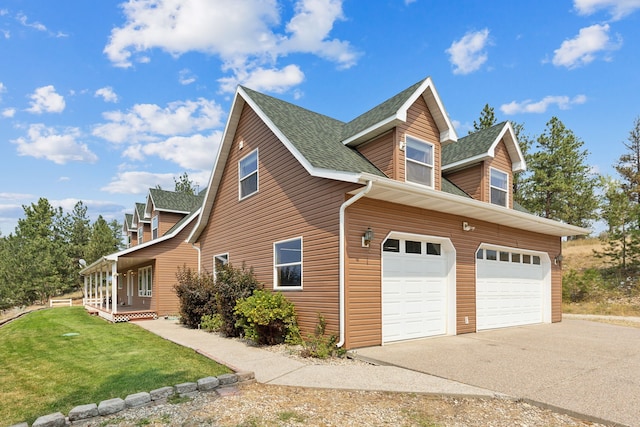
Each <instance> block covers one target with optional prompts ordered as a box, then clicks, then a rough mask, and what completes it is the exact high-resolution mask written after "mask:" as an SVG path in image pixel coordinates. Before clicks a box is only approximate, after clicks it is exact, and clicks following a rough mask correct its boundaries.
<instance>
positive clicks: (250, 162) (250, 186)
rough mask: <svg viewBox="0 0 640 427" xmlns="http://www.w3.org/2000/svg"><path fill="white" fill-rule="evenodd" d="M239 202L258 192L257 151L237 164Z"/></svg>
mask: <svg viewBox="0 0 640 427" xmlns="http://www.w3.org/2000/svg"><path fill="white" fill-rule="evenodd" d="M238 179H239V182H238V186H239V192H240V200H242V199H244V198H245V197H249V196H251V195H252V194H255V193H257V192H258V150H253V151H252V152H251V153H249V154H248V155H247V156H245V157H243V158H242V159H240V161H239V162H238Z"/></svg>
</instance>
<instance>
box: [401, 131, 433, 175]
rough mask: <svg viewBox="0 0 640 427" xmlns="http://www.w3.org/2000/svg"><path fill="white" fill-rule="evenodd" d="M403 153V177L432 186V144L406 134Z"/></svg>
mask: <svg viewBox="0 0 640 427" xmlns="http://www.w3.org/2000/svg"><path fill="white" fill-rule="evenodd" d="M405 153H406V168H405V169H406V172H405V179H406V180H407V181H409V182H415V183H416V184H422V185H426V186H427V187H433V145H432V144H429V143H427V142H423V141H420V140H419V139H416V138H412V137H410V136H407V137H406V147H405Z"/></svg>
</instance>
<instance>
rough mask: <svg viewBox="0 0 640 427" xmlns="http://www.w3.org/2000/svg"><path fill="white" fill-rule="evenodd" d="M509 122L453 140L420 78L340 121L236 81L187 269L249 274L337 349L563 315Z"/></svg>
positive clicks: (552, 248) (546, 235)
mask: <svg viewBox="0 0 640 427" xmlns="http://www.w3.org/2000/svg"><path fill="white" fill-rule="evenodd" d="M525 166H526V165H525V161H524V159H523V156H522V153H521V152H520V149H519V146H518V143H517V140H516V136H515V133H514V130H513V127H512V126H511V124H509V123H508V122H505V123H501V124H498V125H496V126H494V127H492V128H490V129H486V130H483V131H480V132H477V133H474V134H471V135H469V136H467V137H464V138H458V136H457V134H456V131H455V129H454V128H453V125H452V123H451V121H450V119H449V117H448V115H447V112H446V110H445V109H444V106H443V103H442V101H441V99H440V97H439V95H438V92H437V91H436V88H435V86H434V84H433V82H432V80H431V78H426V79H424V80H421V81H419V82H417V83H416V84H414V85H412V86H411V87H409V88H407V89H406V90H404V91H402V92H400V93H398V94H396V95H395V96H393V97H391V98H389V99H388V100H386V101H384V102H383V103H381V104H379V105H378V106H376V107H374V108H373V109H371V110H369V111H367V112H366V113H364V114H362V115H360V116H358V117H356V118H355V119H353V120H352V121H350V122H342V121H339V120H336V119H333V118H331V117H328V116H325V115H322V114H318V113H315V112H312V111H309V110H306V109H304V108H301V107H298V106H296V105H293V104H290V103H287V102H284V101H282V100H279V99H276V98H273V97H270V96H267V95H265V94H262V93H259V92H256V91H254V90H251V89H249V88H246V87H238V89H237V91H236V94H235V97H234V99H233V104H232V106H231V111H230V115H229V118H228V122H227V124H226V128H225V131H224V134H223V139H222V142H221V145H220V148H219V151H218V155H217V158H216V162H215V164H214V167H213V172H212V174H211V179H210V183H209V186H208V189H207V193H206V196H205V200H204V203H203V206H202V212H201V215H200V216H199V218H198V220H197V224H196V225H195V227H194V229H193V231H192V233H191V234H190V236H189V237H188V241H189V242H190V243H192V244H194V245H197V246H199V252H198V254H199V256H200V261H199V265H200V266H201V268H202V269H203V270H207V271H209V272H215V268H216V265H219V264H224V263H227V262H230V263H233V264H234V265H236V266H240V265H242V264H244V265H246V266H247V267H251V268H253V270H254V272H255V274H256V276H257V278H258V280H259V281H261V282H262V283H263V284H264V286H265V288H267V289H272V290H274V291H282V292H284V293H286V296H287V298H288V299H289V300H291V301H292V302H293V303H294V304H295V306H296V311H297V314H298V321H299V324H300V326H301V328H302V330H303V331H308V332H311V331H313V328H314V326H315V325H316V323H317V320H318V314H319V313H321V314H322V315H324V316H325V318H326V320H327V325H328V330H329V331H331V332H333V333H335V334H337V335H338V336H339V345H341V346H344V347H345V348H347V349H350V348H357V347H363V346H372V345H381V344H386V343H391V342H395V341H399V340H408V339H415V338H423V337H429V336H436V335H455V334H463V333H470V332H476V331H480V330H483V329H492V328H502V327H509V326H517V325H524V324H532V323H550V322H559V321H560V320H561V315H562V313H561V298H562V289H561V280H562V279H561V260H562V256H561V238H562V237H563V236H572V235H581V234H588V233H589V230H586V229H583V228H579V227H575V226H572V225H569V224H563V223H560V222H556V221H552V220H549V219H545V218H540V217H537V216H534V215H531V214H529V213H527V212H524V211H523V209H522V208H521V207H520V206H518V205H517V204H516V203H514V201H513V191H512V183H513V174H514V173H515V172H518V171H520V170H524V168H525Z"/></svg>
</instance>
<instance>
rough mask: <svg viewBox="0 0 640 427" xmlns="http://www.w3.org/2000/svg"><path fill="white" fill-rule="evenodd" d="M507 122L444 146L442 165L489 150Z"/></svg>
mask: <svg viewBox="0 0 640 427" xmlns="http://www.w3.org/2000/svg"><path fill="white" fill-rule="evenodd" d="M506 125H507V122H502V123H498V124H497V125H493V126H491V127H490V128H487V129H483V130H480V131H478V132H474V133H472V134H469V135H467V136H465V137H462V138H460V139H459V140H458V141H457V142H454V143H452V144H448V145H445V146H443V147H442V166H446V165H450V164H452V163H456V162H459V161H462V160H465V159H469V158H473V157H476V156H480V155H482V154H485V153H487V152H488V151H489V148H490V147H491V144H493V143H494V142H495V140H496V138H497V137H498V135H500V132H502V129H503V128H504V127H505V126H506Z"/></svg>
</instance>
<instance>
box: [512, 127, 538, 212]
mask: <svg viewBox="0 0 640 427" xmlns="http://www.w3.org/2000/svg"><path fill="white" fill-rule="evenodd" d="M511 125H512V126H513V131H514V133H515V135H516V139H517V140H518V145H519V146H520V152H521V153H522V157H524V162H525V163H526V164H527V165H528V164H529V158H530V154H529V151H530V150H531V146H532V145H533V140H532V139H531V137H530V136H529V135H527V134H526V133H525V132H524V124H522V123H516V122H511ZM527 176H528V175H527V171H522V172H516V173H514V174H513V200H514V201H515V202H517V203H519V204H520V205H523V206H524V204H525V202H524V201H523V195H522V190H521V187H522V182H523V181H525V180H526V179H527Z"/></svg>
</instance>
